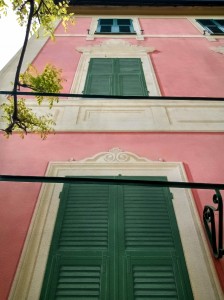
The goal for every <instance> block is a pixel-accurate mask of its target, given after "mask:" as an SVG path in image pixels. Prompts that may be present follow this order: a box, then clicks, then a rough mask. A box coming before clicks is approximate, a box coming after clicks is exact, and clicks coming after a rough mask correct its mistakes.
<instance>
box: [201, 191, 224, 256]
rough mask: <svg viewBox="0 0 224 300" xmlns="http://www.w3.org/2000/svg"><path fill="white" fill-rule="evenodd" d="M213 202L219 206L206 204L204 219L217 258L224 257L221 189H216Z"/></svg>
mask: <svg viewBox="0 0 224 300" xmlns="http://www.w3.org/2000/svg"><path fill="white" fill-rule="evenodd" d="M213 202H214V203H215V204H217V205H218V206H217V208H215V207H213V206H210V205H206V206H205V207H204V210H203V221H204V225H205V229H206V232H207V235H208V238H209V241H210V244H211V247H212V250H213V254H214V256H215V258H222V256H223V255H224V249H223V200H222V195H221V193H220V191H219V190H215V194H214V195H213ZM216 216H218V220H216V218H215V217H216ZM217 238H218V241H217Z"/></svg>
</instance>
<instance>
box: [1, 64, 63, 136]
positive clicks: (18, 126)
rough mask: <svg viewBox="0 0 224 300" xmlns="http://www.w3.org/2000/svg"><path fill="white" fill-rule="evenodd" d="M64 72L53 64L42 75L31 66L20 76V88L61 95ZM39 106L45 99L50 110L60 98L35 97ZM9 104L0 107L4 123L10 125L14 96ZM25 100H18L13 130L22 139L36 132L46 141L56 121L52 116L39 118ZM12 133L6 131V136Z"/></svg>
mask: <svg viewBox="0 0 224 300" xmlns="http://www.w3.org/2000/svg"><path fill="white" fill-rule="evenodd" d="M61 72H62V70H60V69H57V68H56V67H55V66H53V65H51V64H47V65H46V66H45V68H44V70H43V72H42V73H41V74H40V73H39V72H38V71H37V69H36V68H35V67H34V66H33V65H29V67H28V69H27V70H26V71H25V73H23V74H20V82H19V86H22V87H27V88H31V89H32V90H34V91H36V92H40V93H41V92H45V93H60V91H61V89H62V88H63V87H62V85H61V83H62V82H63V81H64V79H63V78H62V77H61ZM35 98H36V100H37V102H38V104H39V105H40V104H41V103H42V101H43V100H44V99H46V100H48V102H49V108H52V106H53V104H54V102H58V100H59V98H58V97H55V96H54V97H50V96H35ZM8 100H9V103H7V104H6V103H4V104H2V105H1V106H0V107H1V108H2V111H3V112H4V115H3V116H2V119H3V121H6V122H7V123H9V124H10V122H11V118H12V115H13V111H14V110H13V108H14V105H13V99H12V96H10V97H8ZM25 101H26V100H25V99H23V98H22V99H18V102H17V109H18V114H17V121H16V122H15V126H14V127H13V130H18V131H19V132H20V135H21V137H24V133H27V131H31V132H36V133H40V134H41V138H42V139H45V138H46V136H47V134H48V133H49V132H50V131H52V130H53V128H52V125H54V121H53V120H52V116H51V115H50V114H49V115H46V116H41V117H38V116H37V115H36V114H35V113H34V112H33V111H32V109H30V108H28V107H27V106H26V104H25ZM11 133H12V131H11V128H10V130H9V131H5V135H6V136H9V135H10V134H11Z"/></svg>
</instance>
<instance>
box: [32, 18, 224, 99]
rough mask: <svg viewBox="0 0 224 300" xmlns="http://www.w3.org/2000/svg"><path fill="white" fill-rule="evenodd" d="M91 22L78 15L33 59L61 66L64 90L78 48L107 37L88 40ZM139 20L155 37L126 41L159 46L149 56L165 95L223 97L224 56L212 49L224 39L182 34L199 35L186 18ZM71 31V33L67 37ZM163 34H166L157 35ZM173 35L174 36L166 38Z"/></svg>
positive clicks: (40, 65) (70, 78)
mask: <svg viewBox="0 0 224 300" xmlns="http://www.w3.org/2000/svg"><path fill="white" fill-rule="evenodd" d="M90 22H91V19H90V18H78V19H77V20H76V25H75V26H73V27H71V28H69V30H68V32H67V33H66V35H65V36H57V37H56V41H55V42H53V41H51V40H49V41H48V42H47V43H46V46H45V47H44V48H43V49H42V50H41V51H40V53H39V55H38V56H37V57H36V59H35V60H34V62H33V63H34V64H35V65H37V66H38V68H39V69H42V68H43V67H44V66H45V64H46V63H52V64H55V65H56V66H57V67H58V68H61V69H62V70H63V77H64V78H65V79H66V82H65V83H64V92H70V91H71V85H72V82H73V79H74V76H75V72H76V68H77V65H78V63H79V60H80V57H81V54H82V53H80V52H79V51H78V50H77V48H79V47H83V46H93V45H96V44H101V43H102V42H103V41H105V38H104V39H103V38H100V37H97V38H96V37H95V39H94V40H92V41H88V40H86V36H85V34H86V28H89V26H90ZM140 23H141V24H142V27H143V28H144V34H145V35H146V36H147V34H154V36H153V37H146V38H145V39H144V41H139V40H136V39H135V38H129V39H126V41H128V42H129V43H131V44H134V45H139V46H144V47H149V46H150V47H154V48H155V49H156V50H155V52H153V53H152V54H150V57H151V60H152V63H153V67H154V71H155V73H156V77H157V81H158V83H159V86H160V90H161V93H162V95H164V96H186V97H187V96H189V97H194V96H196V97H200V96H201V97H223V94H224V84H223V82H224V65H223V55H222V54H220V53H217V52H214V51H213V50H212V49H211V48H214V47H217V46H220V45H222V40H221V39H220V40H219V39H217V40H216V41H208V40H207V39H205V38H204V37H203V35H201V37H192V38H191V37H188V38H187V37H182V35H183V34H184V33H185V35H186V34H187V35H190V34H193V35H194V34H196V35H200V32H199V31H198V30H197V29H196V28H195V27H194V25H193V24H191V23H190V22H189V21H188V20H187V19H141V20H140ZM178 24H179V25H178ZM57 33H60V34H63V33H64V31H63V29H62V27H61V26H59V27H58V28H57V30H56V34H57ZM68 33H69V34H71V36H67V34H68ZM161 34H163V35H164V36H163V37H158V35H161ZM170 34H173V35H174V36H173V37H166V35H170ZM175 35H176V36H175ZM111 38H113V36H111ZM71 92H72V91H71Z"/></svg>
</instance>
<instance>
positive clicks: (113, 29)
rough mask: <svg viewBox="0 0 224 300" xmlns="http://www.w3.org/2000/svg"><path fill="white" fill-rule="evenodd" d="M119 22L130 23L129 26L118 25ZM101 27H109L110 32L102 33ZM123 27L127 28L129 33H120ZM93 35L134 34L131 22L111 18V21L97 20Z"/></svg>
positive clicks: (130, 20)
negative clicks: (104, 22)
mask: <svg viewBox="0 0 224 300" xmlns="http://www.w3.org/2000/svg"><path fill="white" fill-rule="evenodd" d="M105 20H107V21H112V24H109V23H110V22H108V24H102V23H101V22H103V21H105ZM119 20H128V21H129V22H130V24H129V25H121V24H120V25H119ZM103 26H108V27H109V26H110V27H111V28H110V29H111V31H102V27H103ZM124 26H128V27H129V30H130V31H121V29H122V28H123V27H124ZM95 34H122V35H123V34H136V32H135V30H134V26H133V20H132V19H130V18H128V19H119V18H118V19H115V18H111V19H104V18H103V19H102V18H100V19H98V23H97V28H96V31H95Z"/></svg>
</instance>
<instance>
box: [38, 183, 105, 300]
mask: <svg viewBox="0 0 224 300" xmlns="http://www.w3.org/2000/svg"><path fill="white" fill-rule="evenodd" d="M109 194H110V193H109V186H100V185H76V184H75V185H65V186H64V189H63V192H62V194H61V197H60V199H61V201H60V207H59V210H58V216H57V221H56V226H55V231H54V235H53V238H52V244H51V249H50V253H49V258H48V264H47V267H46V274H45V279H44V284H43V288H42V294H41V299H46V300H50V299H57V300H62V299H65V298H66V299H76V300H81V299H93V300H99V299H102V300H103V299H104V300H106V299H107V290H106V289H107V286H108V284H107V281H108V278H107V274H108V272H107V269H108V267H107V265H108V224H109V222H108V218H109Z"/></svg>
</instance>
